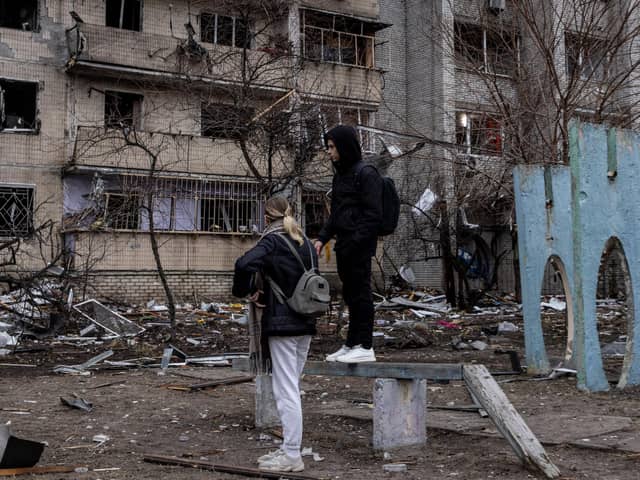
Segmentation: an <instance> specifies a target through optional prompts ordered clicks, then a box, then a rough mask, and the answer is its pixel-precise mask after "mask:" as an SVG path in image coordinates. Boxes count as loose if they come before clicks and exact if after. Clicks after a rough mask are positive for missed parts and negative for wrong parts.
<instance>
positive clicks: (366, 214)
mask: <svg viewBox="0 0 640 480" xmlns="http://www.w3.org/2000/svg"><path fill="white" fill-rule="evenodd" d="M328 139H331V140H333V142H334V144H335V145H336V148H337V150H338V153H339V154H340V160H339V161H338V162H334V164H333V165H334V167H335V170H336V173H335V175H334V176H333V184H332V190H331V214H330V215H329V219H328V220H327V223H326V224H325V225H324V227H323V228H322V230H321V231H320V234H319V235H318V239H319V240H320V241H321V242H322V243H326V242H328V241H329V239H331V238H332V237H333V236H335V237H336V246H335V250H336V252H338V253H339V254H343V255H345V256H349V257H351V256H354V255H360V254H365V253H366V255H368V256H373V255H375V251H376V242H377V239H378V228H379V225H380V221H381V219H382V177H381V176H380V175H379V174H378V172H377V170H375V169H374V168H369V167H364V168H362V169H361V170H360V173H359V175H356V171H357V169H358V165H359V164H360V162H362V152H361V150H360V143H359V142H358V137H357V133H356V131H355V130H354V129H353V128H351V127H346V126H343V125H339V126H337V127H335V128H333V129H331V130H330V131H329V132H328V133H327V134H326V135H325V142H326V141H327V140H328Z"/></svg>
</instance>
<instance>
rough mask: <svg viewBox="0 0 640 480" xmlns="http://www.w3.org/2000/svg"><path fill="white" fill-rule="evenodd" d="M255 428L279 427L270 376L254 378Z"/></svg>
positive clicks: (264, 375) (261, 375)
mask: <svg viewBox="0 0 640 480" xmlns="http://www.w3.org/2000/svg"><path fill="white" fill-rule="evenodd" d="M255 415H256V419H255V423H256V427H258V428H270V427H275V426H278V425H280V417H279V416H278V409H277V407H276V400H275V398H274V396H273V384H272V383H271V375H266V374H258V375H257V376H256V413H255Z"/></svg>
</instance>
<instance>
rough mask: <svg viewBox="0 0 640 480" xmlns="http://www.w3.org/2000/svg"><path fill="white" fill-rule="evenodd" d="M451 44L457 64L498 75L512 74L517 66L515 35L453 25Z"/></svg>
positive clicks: (470, 26) (508, 32) (516, 37)
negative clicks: (452, 44)
mask: <svg viewBox="0 0 640 480" xmlns="http://www.w3.org/2000/svg"><path fill="white" fill-rule="evenodd" d="M453 43H454V50H455V56H456V60H457V62H458V63H459V64H461V65H467V66H470V67H472V68H474V69H477V70H481V71H484V72H490V73H497V74H501V75H513V74H514V73H515V70H516V68H517V66H518V56H519V54H518V49H519V41H518V36H517V34H516V33H515V32H512V31H509V30H506V29H503V28H500V29H489V28H484V27H482V26H480V25H476V24H472V23H463V22H455V23H454V38H453Z"/></svg>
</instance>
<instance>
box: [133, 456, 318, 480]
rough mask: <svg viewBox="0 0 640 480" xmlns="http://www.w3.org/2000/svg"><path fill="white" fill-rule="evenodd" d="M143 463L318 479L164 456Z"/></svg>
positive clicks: (277, 477) (149, 457)
mask: <svg viewBox="0 0 640 480" xmlns="http://www.w3.org/2000/svg"><path fill="white" fill-rule="evenodd" d="M143 460H144V461H145V462H149V463H159V464H161V465H177V466H180V467H191V468H199V469H202V470H212V471H214V472H220V473H235V474H238V475H244V476H245V477H255V478H272V479H281V478H286V479H287V480H318V477H312V476H310V475H304V474H301V473H291V472H287V473H282V472H265V471H262V470H258V469H257V468H249V467H236V466H234V465H223V464H220V463H211V462H205V461H202V460H188V459H185V458H177V457H170V456H165V455H145V456H144V457H143Z"/></svg>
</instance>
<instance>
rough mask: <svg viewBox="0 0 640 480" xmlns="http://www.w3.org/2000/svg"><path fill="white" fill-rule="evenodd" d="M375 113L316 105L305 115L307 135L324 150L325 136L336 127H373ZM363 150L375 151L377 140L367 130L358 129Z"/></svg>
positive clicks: (335, 106)
mask: <svg viewBox="0 0 640 480" xmlns="http://www.w3.org/2000/svg"><path fill="white" fill-rule="evenodd" d="M374 123H375V122H374V112H372V111H370V110H365V109H363V108H359V107H345V106H340V105H315V106H312V107H311V108H310V109H309V110H308V112H307V113H306V114H305V130H306V131H305V135H306V137H307V139H308V141H309V142H311V143H317V144H318V146H319V147H320V148H324V140H323V135H324V133H326V132H327V131H329V130H331V129H332V128H333V127H335V126H336V125H350V126H352V127H356V126H358V125H362V126H366V127H373V126H374ZM357 131H358V137H359V140H360V144H361V146H362V150H363V151H365V152H373V151H375V139H374V137H373V135H372V134H371V133H369V132H367V131H365V130H361V129H357Z"/></svg>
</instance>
